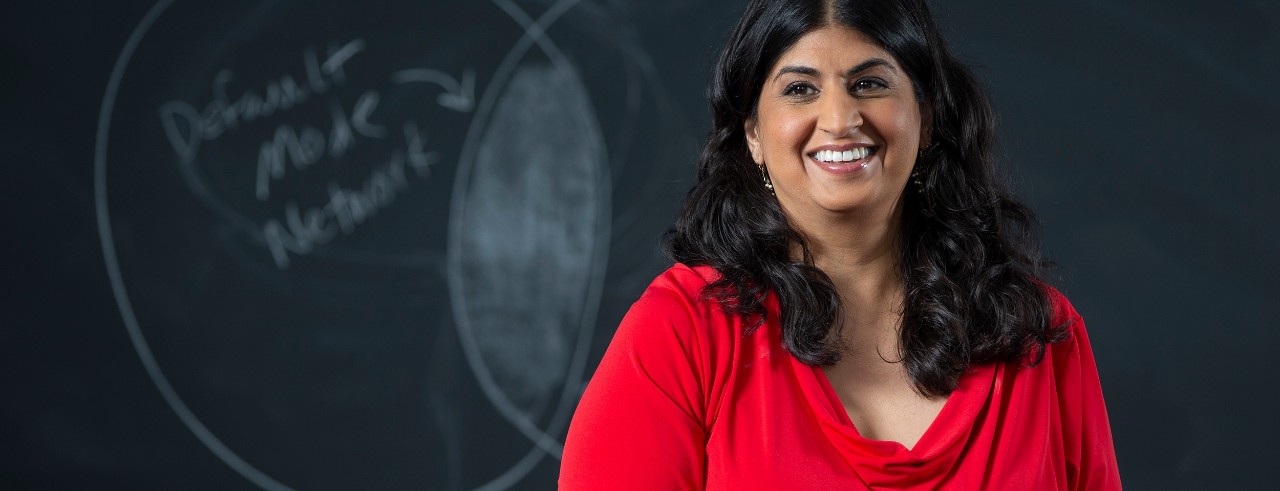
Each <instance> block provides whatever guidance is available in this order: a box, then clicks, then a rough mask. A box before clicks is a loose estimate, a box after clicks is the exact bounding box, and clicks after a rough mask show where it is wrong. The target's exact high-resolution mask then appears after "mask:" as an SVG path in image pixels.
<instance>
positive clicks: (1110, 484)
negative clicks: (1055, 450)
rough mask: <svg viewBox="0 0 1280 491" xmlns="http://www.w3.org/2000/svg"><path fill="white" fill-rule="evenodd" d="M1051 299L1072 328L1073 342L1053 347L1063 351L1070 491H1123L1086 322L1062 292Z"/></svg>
mask: <svg viewBox="0 0 1280 491" xmlns="http://www.w3.org/2000/svg"><path fill="white" fill-rule="evenodd" d="M1049 295H1050V299H1051V300H1052V302H1053V304H1054V309H1055V311H1056V312H1057V315H1056V317H1057V319H1056V320H1055V322H1056V323H1058V324H1059V325H1061V323H1062V322H1067V323H1069V325H1070V329H1069V332H1070V336H1071V337H1070V338H1069V339H1067V340H1066V341H1063V342H1062V343H1060V344H1057V345H1051V346H1052V348H1051V349H1054V350H1057V349H1061V350H1063V352H1062V353H1057V354H1055V355H1054V357H1053V358H1054V360H1053V363H1054V371H1055V372H1056V373H1055V375H1056V379H1057V383H1058V404H1059V405H1060V407H1061V410H1062V431H1063V435H1064V443H1065V444H1066V445H1065V446H1066V449H1065V450H1066V458H1067V483H1068V485H1069V489H1072V490H1090V491H1092V490H1113V489H1114V490H1118V489H1121V486H1120V471H1119V468H1118V467H1117V465H1116V451H1115V446H1114V444H1113V443H1112V441H1111V423H1110V421H1109V420H1108V418H1107V406H1106V403H1105V402H1103V399H1102V384H1101V383H1100V381H1099V379H1098V366H1097V364H1096V363H1095V362H1094V359H1093V350H1092V348H1090V346H1089V335H1088V333H1087V332H1086V331H1085V328H1084V320H1083V319H1082V318H1081V317H1080V314H1078V313H1076V311H1075V308H1073V307H1072V306H1071V303H1070V302H1068V301H1067V299H1066V297H1064V296H1062V294H1061V293H1058V292H1057V291H1054V290H1050V294H1049Z"/></svg>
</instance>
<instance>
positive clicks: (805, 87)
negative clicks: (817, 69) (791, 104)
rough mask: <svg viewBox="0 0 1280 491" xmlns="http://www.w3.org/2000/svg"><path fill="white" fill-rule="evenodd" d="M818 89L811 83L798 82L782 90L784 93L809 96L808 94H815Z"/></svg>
mask: <svg viewBox="0 0 1280 491" xmlns="http://www.w3.org/2000/svg"><path fill="white" fill-rule="evenodd" d="M817 91H818V89H816V88H814V86H812V85H809V84H807V83H804V82H797V83H794V84H791V85H788V86H787V88H786V90H783V91H782V95H800V96H807V95H813V94H814V93H815V92H817Z"/></svg>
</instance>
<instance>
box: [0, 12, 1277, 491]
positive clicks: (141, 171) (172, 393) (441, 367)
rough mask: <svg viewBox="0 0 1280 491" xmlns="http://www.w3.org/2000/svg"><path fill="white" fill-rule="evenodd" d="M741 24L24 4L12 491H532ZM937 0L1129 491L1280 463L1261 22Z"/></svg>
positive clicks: (12, 59) (16, 140)
mask: <svg viewBox="0 0 1280 491" xmlns="http://www.w3.org/2000/svg"><path fill="white" fill-rule="evenodd" d="M741 8H742V5H741V3H740V2H732V1H726V2H689V3H686V2H675V1H655V2H629V1H621V0H618V1H591V0H556V1H550V0H545V1H538V0H527V1H526V0H487V1H476V2H454V3H437V2H398V3H390V4H376V5H369V4H361V3H357V2H351V1H340V0H321V1H308V2H301V1H290V0H279V1H267V2H245V1H230V2H213V3H210V2H203V3H198V2H187V1H181V0H162V1H159V2H151V1H141V0H139V1H133V2H115V3H112V4H111V5H99V4H97V3H92V2H72V3H70V4H62V5H46V6H36V5H11V6H7V7H5V10H6V13H5V15H4V16H3V17H4V20H3V22H4V25H5V29H4V31H5V33H6V34H5V36H6V37H5V44H4V46H5V48H4V59H5V62H6V65H7V66H9V67H10V69H9V70H7V71H6V72H7V73H8V74H7V75H6V76H5V77H4V78H5V80H6V81H5V82H4V85H3V87H4V98H5V99H4V100H5V107H6V108H7V110H6V111H5V113H7V114H5V115H4V116H3V118H4V119H3V120H4V125H3V127H4V129H5V131H4V148H5V149H6V162H7V163H8V164H9V167H10V168H11V169H13V170H14V171H16V172H15V174H14V177H11V178H10V179H9V180H8V182H7V183H6V192H5V193H4V194H5V197H6V199H7V200H9V202H6V204H7V206H6V207H5V208H6V214H7V215H6V216H7V220H6V222H7V223H9V224H10V227H11V230H13V232H12V233H11V234H7V238H6V258H7V261H6V264H7V265H8V266H7V268H8V270H9V271H11V273H10V274H6V277H7V278H8V285H9V287H10V288H9V290H10V292H12V293H11V294H10V295H8V298H9V299H8V300H7V301H6V307H5V309H4V311H5V312H4V315H5V317H4V321H3V334H0V335H2V336H3V338H0V357H2V358H3V360H4V361H3V363H4V365H3V366H0V368H2V370H0V372H3V375H0V377H3V378H0V380H3V383H4V385H3V389H4V393H5V394H6V396H5V401H4V404H3V406H5V409H3V410H0V418H2V419H0V421H2V422H3V423H2V424H0V442H4V443H3V445H0V448H2V449H3V452H4V453H3V454H2V455H0V457H2V458H0V487H4V488H6V489H28V488H38V489H84V488H108V489H114V488H124V489H174V488H177V489H268V490H279V489H300V490H302V489H352V488H355V489H370V488H373V489H402V488H415V489H423V488H426V489H552V488H553V487H554V481H555V475H556V473H557V472H558V459H557V457H558V455H559V452H560V450H561V447H562V442H563V436H564V432H565V428H566V425H567V423H568V418H569V416H570V415H571V414H572V410H573V408H574V406H575V404H576V402H577V397H578V395H579V394H580V391H581V390H582V387H583V385H584V384H585V383H586V381H587V380H588V379H589V377H590V374H591V372H592V370H593V368H594V366H595V364H596V363H597V362H598V360H599V357H600V356H601V354H602V352H603V350H604V347H605V346H606V345H607V343H608V340H609V337H610V335H611V334H612V331H613V328H614V326H616V324H617V322H618V320H619V319H620V318H621V316H622V314H623V313H624V312H625V311H626V309H627V308H628V307H629V305H630V303H631V302H632V301H633V300H634V299H635V297H636V296H637V295H638V294H639V292H640V291H641V290H642V289H643V288H644V286H645V285H646V284H647V283H648V281H649V280H650V279H651V278H652V277H653V276H654V275H656V274H657V273H658V272H660V271H661V270H662V269H664V268H665V267H666V266H667V265H668V264H669V263H668V262H667V260H666V259H664V258H663V257H662V256H661V254H660V253H659V251H658V241H657V239H658V235H659V234H660V233H661V232H662V231H663V230H664V229H665V228H666V227H667V226H668V225H669V223H670V222H671V220H672V218H673V216H674V214H675V211H676V209H677V207H678V204H679V202H680V200H681V198H682V196H683V193H684V191H685V190H686V189H687V188H688V187H689V185H690V184H691V179H692V176H693V171H694V159H695V157H696V154H697V152H698V151H699V146H700V143H701V139H702V136H703V134H704V132H705V129H706V125H707V122H708V114H707V109H706V103H705V99H704V90H705V86H706V81H707V74H708V73H709V67H710V63H711V61H712V60H713V58H714V55H715V52H716V49H717V48H718V46H719V43H720V42H721V40H722V38H723V36H724V35H725V33H726V32H727V30H728V29H729V27H731V25H732V23H733V22H734V20H735V19H736V16H737V13H738V12H740V10H741ZM937 8H938V15H939V17H940V19H941V21H942V24H943V26H944V28H945V30H946V33H947V35H948V36H949V39H951V41H952V43H953V45H954V47H955V48H956V50H957V51H959V52H960V53H961V54H962V55H963V56H964V57H965V59H967V60H971V61H972V62H974V63H975V64H976V65H978V66H979V68H978V73H979V75H980V76H981V77H982V78H983V79H984V81H986V83H987V84H988V86H989V87H990V89H991V92H992V94H993V96H994V99H995V102H996V105H997V108H998V110H999V112H1000V115H1001V125H1002V126H1001V141H1002V152H1003V155H1004V156H1005V159H1006V160H1007V161H1009V162H1010V163H1012V164H1014V172H1013V176H1014V179H1015V185H1016V186H1017V187H1018V189H1019V190H1020V191H1021V192H1022V193H1023V195H1024V196H1026V197H1027V199H1028V200H1029V201H1030V202H1031V203H1032V204H1033V205H1034V206H1035V208H1036V209H1037V210H1038V211H1040V213H1041V215H1042V217H1043V219H1044V222H1045V226H1046V233H1047V235H1046V237H1047V241H1046V250H1047V251H1048V252H1049V253H1050V255H1051V256H1052V257H1053V258H1055V259H1056V260H1057V261H1058V262H1059V263H1060V264H1062V267H1061V268H1059V269H1058V270H1057V272H1056V273H1055V274H1056V281H1057V282H1058V284H1059V286H1060V287H1061V288H1062V289H1063V290H1064V291H1065V292H1066V293H1067V294H1068V296H1070V297H1071V298H1072V300H1073V302H1074V303H1075V304H1076V306H1077V308H1078V309H1079V310H1080V311H1081V312H1082V313H1083V314H1084V316H1085V319H1086V321H1087V323H1088V325H1089V327H1090V333H1091V336H1092V338H1093V340H1094V345H1095V349H1096V350H1097V356H1098V363H1099V367H1100V369H1101V371H1102V376H1103V384H1104V390H1105V391H1106V394H1107V397H1108V402H1109V407H1110V411H1111V415H1112V425H1113V428H1114V433H1115V436H1116V442H1117V450H1118V452H1119V456H1120V463H1121V466H1122V474H1123V476H1124V478H1125V481H1126V484H1127V485H1128V486H1129V487H1132V488H1134V489H1163V488H1168V487H1181V486H1193V487H1221V486H1227V487H1250V486H1256V485H1259V484H1258V483H1261V482H1266V481H1262V480H1261V479H1263V478H1264V477H1265V476H1262V475H1261V474H1258V473H1256V472H1257V471H1254V470H1251V469H1261V468H1264V465H1265V463H1266V462H1269V460H1270V459H1271V458H1273V457H1275V456H1276V455H1275V452H1273V451H1270V450H1268V449H1267V448H1266V445H1265V444H1264V443H1262V442H1265V441H1269V440H1271V439H1273V438H1274V437H1276V436H1280V435H1277V431H1276V430H1277V428H1276V425H1274V424H1272V423H1270V421H1271V419H1270V417H1269V416H1268V412H1267V411H1266V408H1267V407H1270V406H1272V405H1273V403H1274V402H1275V396H1274V395H1272V394H1271V393H1270V392H1269V391H1268V390H1267V389H1266V388H1267V387H1269V385H1268V383H1267V382H1266V381H1267V380H1270V377H1271V376H1272V375H1274V373H1275V371H1274V369H1273V368H1270V367H1269V365H1268V364H1267V363H1265V360H1266V359H1269V358H1268V357H1269V356H1271V355H1270V354H1269V353H1268V352H1267V351H1266V347H1268V346H1273V345H1275V343H1276V341H1277V340H1278V339H1277V334H1276V332H1277V330H1276V329H1274V328H1275V327H1277V325H1276V322H1275V321H1274V320H1271V319H1269V318H1266V317H1264V316H1263V306H1264V305H1266V304H1267V303H1268V302H1274V299H1275V298H1277V293H1280V292H1277V287H1276V286H1275V285H1276V283H1275V281H1274V278H1275V277H1276V275H1277V273H1280V264H1278V263H1277V260H1276V259H1275V255H1274V252H1275V250H1276V249H1277V246H1280V232H1277V229H1276V227H1275V225H1276V222H1275V219H1274V217H1273V215H1272V214H1271V213H1272V212H1274V210H1277V209H1280V206H1277V205H1280V203H1277V198H1276V194H1275V193H1274V192H1272V191H1271V190H1270V187H1271V184H1270V183H1273V182H1277V180H1280V179H1278V178H1280V176H1278V175H1277V170H1276V166H1274V165H1271V164H1272V163H1273V162H1274V160H1275V159H1274V157H1273V156H1271V153H1273V152H1272V151H1271V149H1270V141H1271V140H1272V138H1271V136H1270V135H1272V134H1274V133H1275V132H1276V131H1277V130H1280V99H1277V95H1276V93H1275V91H1274V90H1273V89H1274V88H1275V87H1276V86H1277V82H1280V74H1278V73H1277V71H1278V70H1277V69H1278V67H1280V64H1277V63H1276V62H1275V61H1271V60H1275V59H1280V56H1276V55H1278V54H1280V29H1278V28H1280V12H1277V9H1276V7H1274V6H1271V5H1269V4H1263V3H1259V2H1249V1H1245V0H1239V1H1235V2H1226V3H1222V4H1220V5H1215V6H1212V7H1211V6H1205V5H1200V4H1199V3H1197V2H1190V1H1179V2H1172V3H1170V2H1127V3H1115V4H1113V3H1106V2H1079V3H1077V4H1073V5H1072V6H1069V7H1068V6H1054V7H1050V6H1047V5H1046V6H1040V5H1025V4H1024V3H1022V2H947V3H946V5H941V4H940V5H938V6H937ZM1223 407H1231V408H1232V409H1231V410H1230V411H1229V412H1226V411H1224V410H1223V409H1222V408H1223ZM1228 415H1230V416H1228ZM1242 435H1252V437H1251V438H1242V437H1241V436H1242ZM1223 448H1232V449H1234V450H1232V451H1231V452H1224V451H1222V450H1221V449H1223ZM1224 468H1231V469H1235V470H1234V471H1232V472H1231V473H1230V477H1227V478H1223V477H1222V476H1221V475H1219V474H1218V473H1216V472H1214V471H1211V470H1210V469H1224ZM1224 479H1225V480H1224Z"/></svg>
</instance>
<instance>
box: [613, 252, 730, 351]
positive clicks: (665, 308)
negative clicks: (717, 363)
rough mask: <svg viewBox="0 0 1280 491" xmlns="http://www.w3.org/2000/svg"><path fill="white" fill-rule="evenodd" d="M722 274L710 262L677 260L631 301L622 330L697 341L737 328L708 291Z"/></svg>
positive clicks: (704, 341) (722, 334) (643, 334)
mask: <svg viewBox="0 0 1280 491" xmlns="http://www.w3.org/2000/svg"><path fill="white" fill-rule="evenodd" d="M719 278H720V274H719V273H718V272H716V270H715V269H714V268H712V267H710V266H690V265H686V264H682V263H676V264H673V265H672V266H671V267H669V268H667V269H666V271H663V272H662V273H661V274H659V275H658V276H657V277H655V278H654V279H653V281H652V282H650V283H649V286H648V287H647V288H646V289H645V290H644V293H642V294H641V295H640V298H639V299H637V300H636V301H635V303H634V304H632V305H631V309H630V311H628V313H627V316H626V317H627V318H626V319H624V322H623V325H622V326H621V327H620V331H621V330H623V329H626V328H630V330H631V331H632V332H631V333H630V334H631V335H633V336H639V337H644V338H652V337H654V336H658V337H662V338H669V337H671V336H674V337H675V338H677V339H683V340H685V341H693V340H698V341H700V342H698V343H694V344H705V343H707V342H710V341H713V340H712V339H710V338H715V337H723V336H726V335H731V334H732V332H734V331H735V329H733V327H732V326H728V324H732V323H733V322H732V316H729V315H726V314H725V313H724V312H723V310H721V308H720V304H719V302H717V301H716V300H715V299H713V298H711V297H709V296H707V295H706V294H705V292H704V290H705V289H706V287H707V285H709V284H711V283H714V282H715V281H716V280H718V279H719ZM680 344H682V345H685V346H688V345H689V344H688V343H687V342H682V343H680ZM716 344H718V343H716Z"/></svg>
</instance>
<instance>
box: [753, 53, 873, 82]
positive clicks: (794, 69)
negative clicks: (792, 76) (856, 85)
mask: <svg viewBox="0 0 1280 491" xmlns="http://www.w3.org/2000/svg"><path fill="white" fill-rule="evenodd" d="M878 66H882V67H885V68H887V69H889V70H890V71H895V72H896V71H897V70H898V68H897V67H895V66H893V63H890V62H889V60H886V59H884V58H872V59H869V60H867V61H864V62H862V63H859V64H858V65H857V66H855V67H853V68H850V69H849V70H848V71H845V72H844V74H845V76H846V77H850V76H853V75H854V74H856V73H861V72H865V71H867V70H870V69H872V68H875V67H878ZM788 73H799V74H801V75H807V76H810V77H817V76H818V73H819V72H818V69H816V68H813V67H807V66H804V65H787V66H784V67H782V68H780V69H778V73H777V74H776V75H774V76H773V79H774V80H777V79H778V78H779V77H781V76H783V75H786V74H788Z"/></svg>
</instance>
